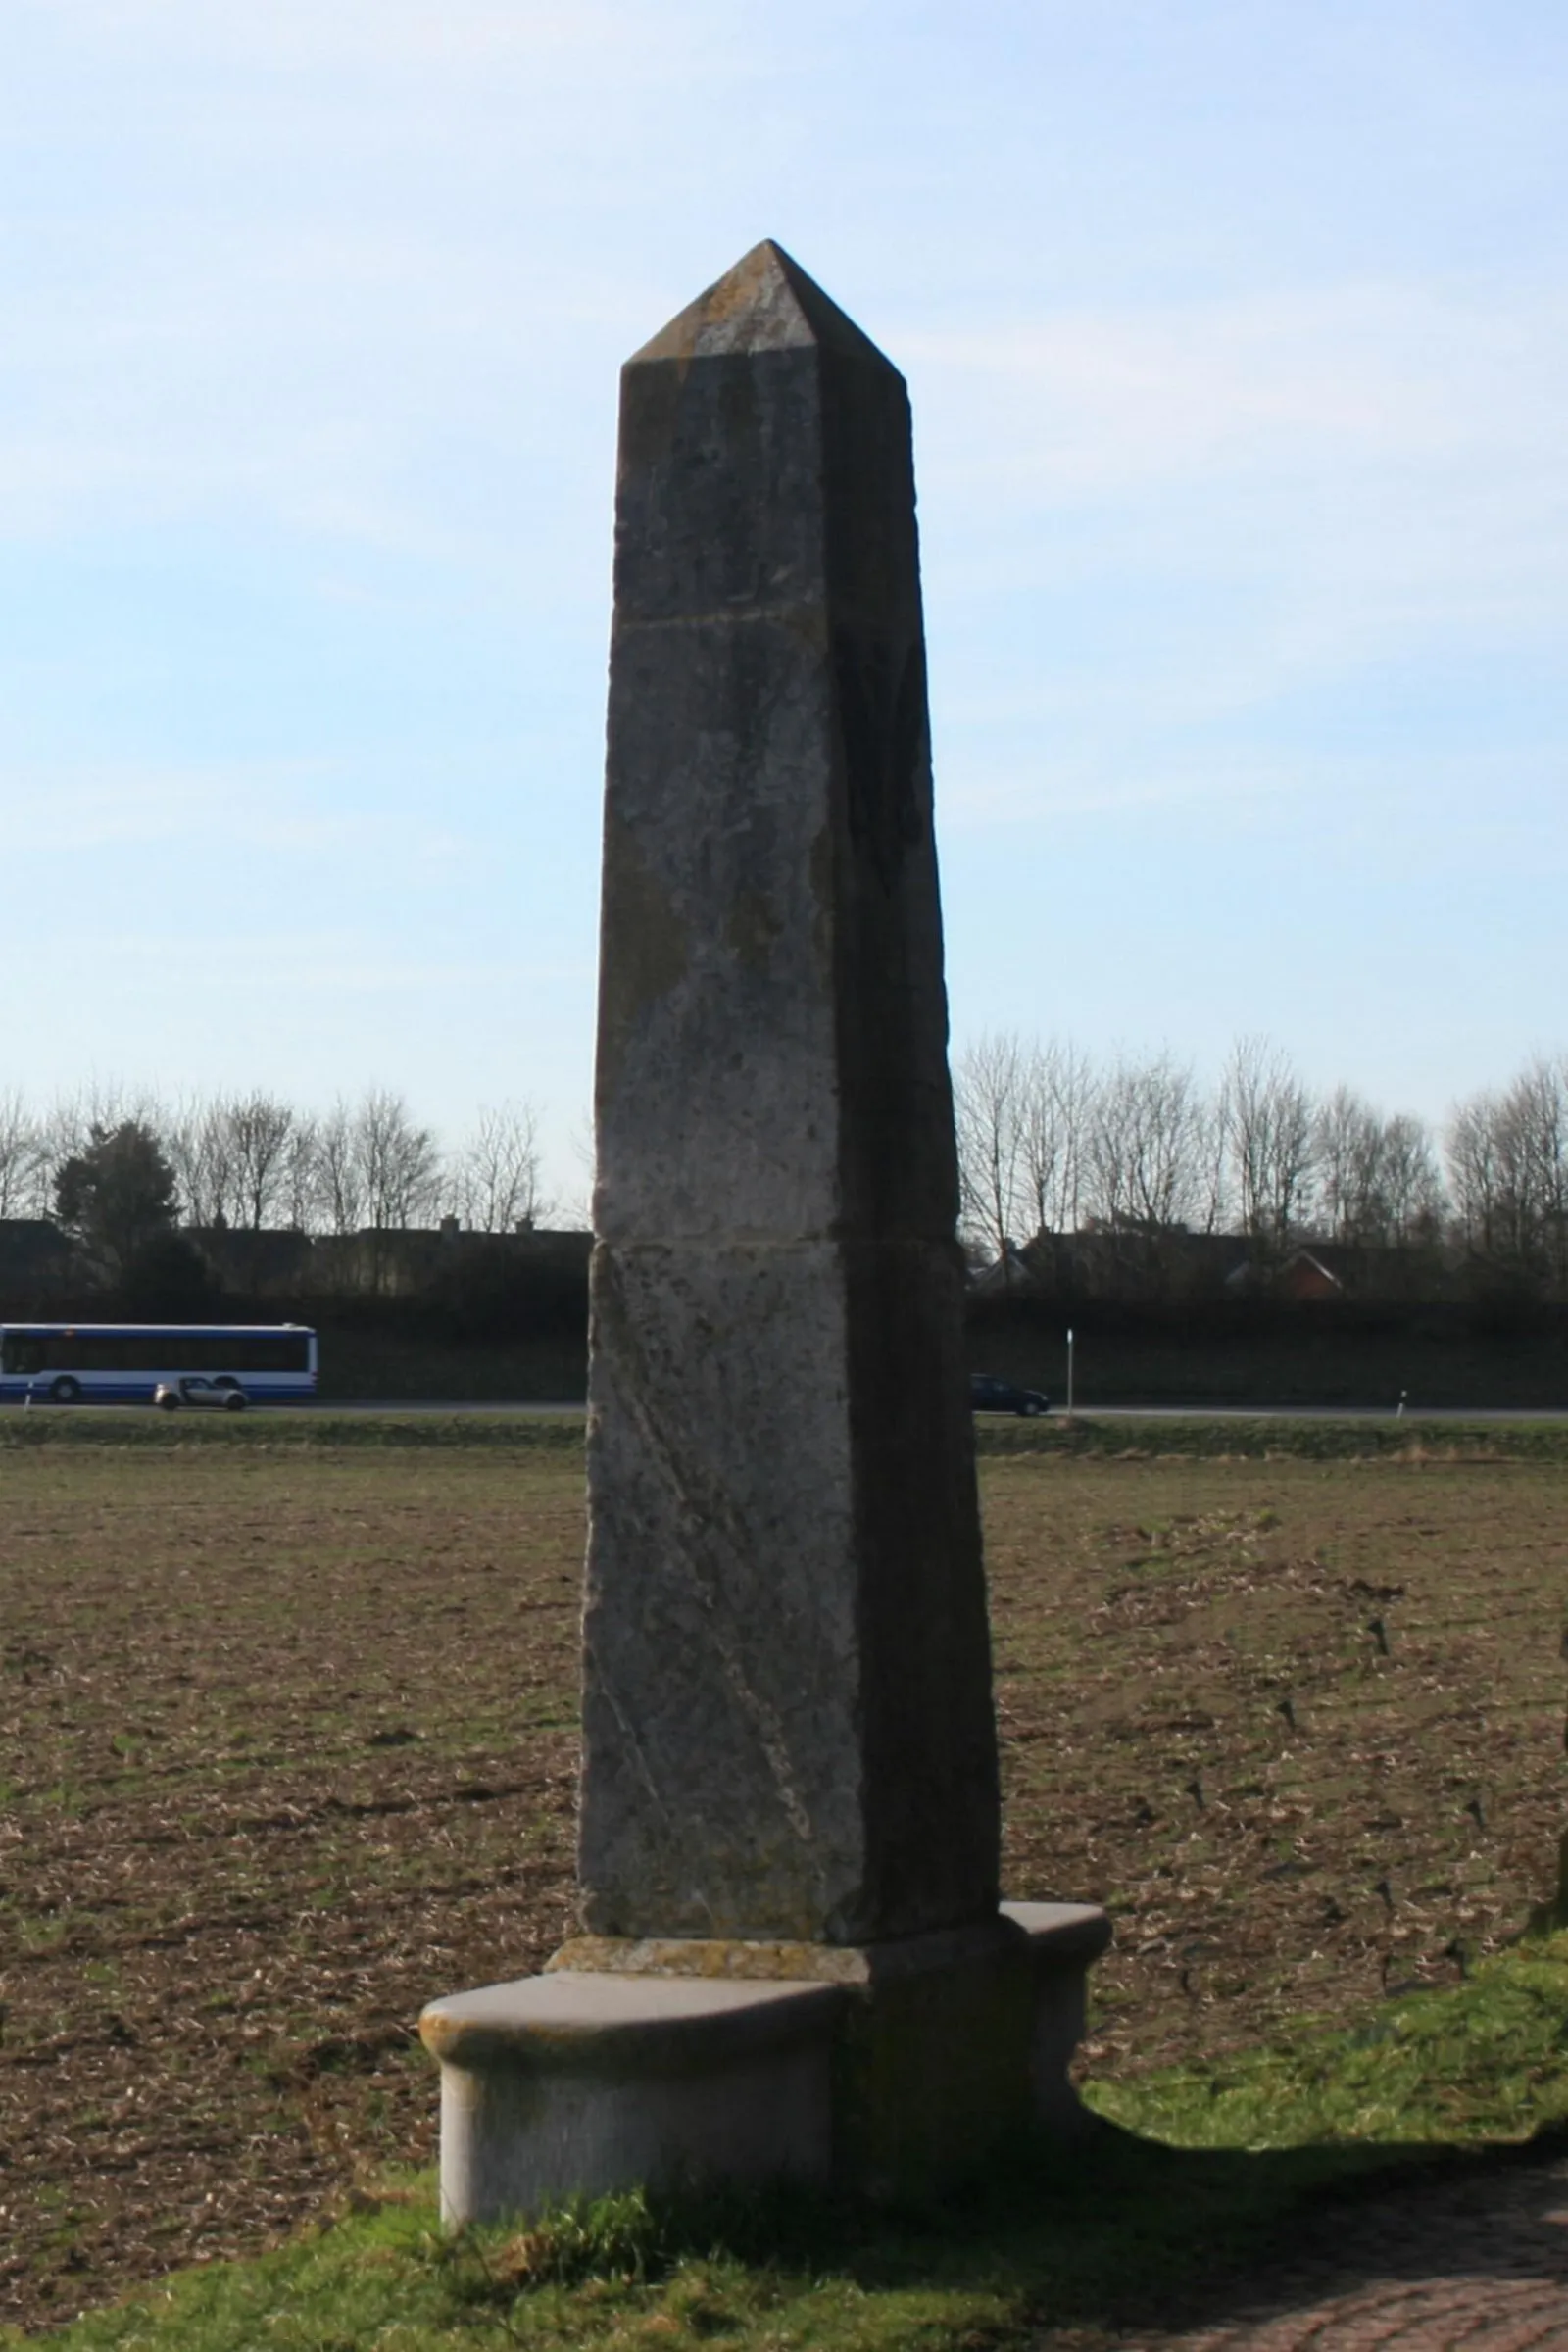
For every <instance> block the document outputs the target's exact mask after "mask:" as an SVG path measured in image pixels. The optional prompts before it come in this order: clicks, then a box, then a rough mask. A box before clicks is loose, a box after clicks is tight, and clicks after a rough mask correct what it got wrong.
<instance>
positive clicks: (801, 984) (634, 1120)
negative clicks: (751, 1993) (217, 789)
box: [579, 245, 998, 1943]
mask: <svg viewBox="0 0 1568 2352" xmlns="http://www.w3.org/2000/svg"><path fill="white" fill-rule="evenodd" d="M596 1091H597V1103H596V1109H597V1123H598V1137H599V1175H598V1184H597V1190H596V1209H595V1222H596V1226H597V1230H598V1234H599V1237H600V1239H599V1244H598V1247H597V1249H596V1251H595V1257H594V1268H593V1333H592V1348H591V1362H592V1371H591V1388H590V1422H589V1491H590V1513H591V1533H590V1542H589V1564H588V1591H587V1606H586V1612H585V1626H584V1644H585V1657H584V1664H585V1696H584V1751H585V1760H584V1773H583V1799H582V1828H581V1845H580V1863H579V1877H580V1882H581V1889H582V1909H583V1920H584V1925H585V1926H586V1927H587V1928H588V1929H589V1930H590V1931H591V1932H593V1933H595V1934H598V1935H604V1936H630V1937H637V1936H707V1937H726V1936H750V1937H756V1938H761V1939H766V1938H786V1939H788V1938H800V1939H805V1940H808V1941H810V1940H819V1941H828V1942H838V1943H863V1942H870V1941H875V1940H877V1939H880V1938H885V1937H891V1936H909V1935H913V1934H916V1933H919V1932H921V1931H926V1930H933V1929H940V1928H945V1927H951V1926H955V1925H961V1924H963V1923H966V1922H970V1921H979V1920H982V1919H986V1918H989V1917H991V1916H992V1915H993V1914H994V1911H995V1906H996V1900H997V1847H998V1797H997V1768H996V1744H995V1730H994V1725H993V1720H992V1713H991V1691H990V1656H989V1645H988V1636H987V1628H986V1614H985V1594H984V1585H983V1578H982V1573H981V1566H980V1552H979V1533H978V1518H977V1511H976V1503H975V1491H974V1473H973V1459H972V1445H971V1437H970V1430H969V1422H968V1413H967V1403H966V1393H965V1387H964V1379H963V1364H962V1354H961V1348H960V1325H959V1317H960V1304H961V1267H960V1264H959V1259H958V1254H957V1250H956V1244H955V1241H954V1224H955V1217H956V1161H955V1152H954V1140H953V1117H952V1101H951V1095H950V1092H949V1084H948V1072H947V1014H946V999H945V994H944V988H943V978H942V942H941V919H940V912H939V907H938V897H937V879H936V858H935V849H934V844H933V838H932V824H931V776H930V752H929V736H928V724H927V717H926V698H925V667H924V655H923V644H922V633H921V617H920V594H919V573H918V560H917V549H916V539H915V528H914V493H913V474H912V464H911V458H910V439H909V418H908V406H907V398H906V395H905V389H904V384H903V380H902V378H901V377H900V376H899V374H898V372H897V370H896V369H894V368H892V367H891V366H890V364H889V363H888V362H887V361H886V360H885V359H884V358H883V357H882V355H881V354H880V353H879V352H877V351H876V350H875V348H874V346H872V345H871V344H870V343H868V342H867V341H866V339H865V338H864V336H862V335H861V334H860V333H859V330H858V328H856V327H855V326H854V325H853V324H852V323H851V322H850V321H849V320H848V319H845V318H844V316H843V314H842V313H841V312H839V311H838V310H837V309H836V308H835V307H834V305H832V304H831V303H830V302H829V301H828V300H827V297H826V296H825V295H823V294H822V293H821V291H820V289H819V288H817V287H815V286H813V285H812V284H811V281H810V280H809V278H807V277H806V276H805V274H804V272H802V271H800V270H798V269H797V268H796V266H795V265H794V264H793V263H791V262H790V261H789V260H788V259H787V257H785V256H783V255H782V254H780V253H779V252H778V250H777V248H776V247H773V246H767V245H764V246H760V247H759V248H758V249H757V251H756V252H755V253H753V254H750V255H748V256H747V258H746V260H745V261H744V262H742V263H741V264H740V265H739V266H738V267H737V269H736V270H733V271H732V272H731V273H730V275H729V277H727V278H725V279H724V280H722V281H721V283H720V284H719V285H718V286H716V287H714V288H712V289H711V291H710V292H709V294H707V295H705V296H704V297H703V298H702V300H701V301H700V302H698V303H697V304H695V305H693V306H692V308H691V309H690V310H689V311H687V312H685V313H683V314H682V315H681V317H680V318H679V319H676V320H675V321H674V322H673V323H672V324H671V325H670V326H669V327H667V328H666V329H665V330H664V332H663V333H662V335H660V336H658V337H657V338H656V339H655V340H654V342H653V343H651V344H650V345H648V347H647V348H646V350H644V351H643V352H641V353H639V354H638V355H637V357H636V358H635V359H634V360H632V361H631V362H630V363H629V364H628V366H627V368H626V370H625V373H624V376H623V381H622V408H621V448H620V471H619V482H618V493H617V519H616V604H615V622H614V631H613V644H612V658H611V695H610V729H609V761H608V782H607V793H606V822H605V881H604V903H603V935H602V967H601V1000H600V1036H599V1064H598V1079H597V1090H596Z"/></svg>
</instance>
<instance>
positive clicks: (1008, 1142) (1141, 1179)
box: [954, 1033, 1568, 1294]
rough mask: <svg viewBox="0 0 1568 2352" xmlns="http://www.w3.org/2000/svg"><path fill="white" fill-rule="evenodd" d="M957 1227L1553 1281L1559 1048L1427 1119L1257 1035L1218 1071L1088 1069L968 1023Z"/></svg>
mask: <svg viewBox="0 0 1568 2352" xmlns="http://www.w3.org/2000/svg"><path fill="white" fill-rule="evenodd" d="M954 1094H955V1107H956V1118H957V1130H958V1159H959V1171H960V1179H961V1186H962V1200H963V1224H964V1232H965V1238H966V1239H967V1240H968V1242H969V1243H970V1245H971V1246H972V1247H973V1248H974V1249H976V1250H978V1251H979V1252H980V1253H981V1254H982V1255H985V1256H987V1257H991V1258H998V1257H1003V1256H1005V1252H1006V1250H1007V1249H1008V1247H1009V1245H1017V1244H1022V1243H1026V1242H1028V1241H1029V1240H1031V1239H1033V1238H1034V1237H1035V1236H1036V1235H1039V1234H1081V1233H1085V1232H1090V1231H1096V1230H1101V1231H1110V1232H1114V1233H1122V1234H1126V1235H1130V1236H1143V1237H1146V1238H1153V1237H1157V1236H1160V1235H1162V1234H1172V1233H1178V1232H1187V1233H1213V1234H1219V1233H1242V1234H1245V1235H1247V1236H1248V1237H1249V1239H1250V1241H1251V1242H1252V1243H1253V1244H1254V1245H1255V1247H1256V1250H1257V1251H1258V1252H1259V1253H1260V1254H1268V1253H1274V1254H1276V1255H1278V1254H1280V1253H1282V1252H1284V1251H1285V1250H1288V1249H1290V1248H1292V1247H1295V1246H1297V1245H1299V1244H1302V1243H1309V1242H1311V1241H1313V1240H1318V1241H1325V1242H1340V1243H1348V1244H1352V1245H1357V1246H1360V1247H1363V1248H1374V1249H1393V1250H1416V1249H1434V1248H1437V1247H1439V1246H1442V1245H1451V1246H1457V1247H1458V1248H1460V1249H1462V1250H1466V1251H1468V1252H1470V1253H1472V1254H1474V1255H1475V1256H1477V1257H1482V1258H1485V1259H1488V1260H1490V1261H1491V1262H1493V1263H1495V1264H1496V1265H1498V1266H1499V1267H1506V1268H1509V1269H1512V1270H1515V1271H1517V1272H1518V1273H1521V1274H1523V1275H1527V1276H1529V1277H1530V1278H1531V1279H1532V1280H1534V1281H1535V1282H1537V1283H1539V1284H1541V1285H1543V1286H1544V1287H1545V1288H1547V1289H1549V1290H1551V1291H1552V1292H1554V1293H1557V1294H1564V1293H1568V1054H1549V1055H1541V1056H1538V1057H1537V1058H1536V1059H1535V1060H1533V1061H1532V1062H1530V1063H1529V1065H1528V1066H1527V1067H1526V1068H1524V1069H1523V1070H1521V1071H1520V1072H1519V1074H1518V1076H1517V1077H1515V1078H1514V1079H1513V1080H1512V1081H1511V1082H1510V1083H1509V1084H1508V1085H1506V1086H1504V1087H1502V1088H1500V1089H1496V1090H1488V1091H1484V1092H1482V1093H1480V1094H1477V1095H1474V1096H1472V1097H1471V1098H1470V1099H1469V1100H1468V1101H1465V1102H1462V1103H1458V1104H1456V1105H1455V1107H1454V1109H1453V1111H1452V1113H1451V1115H1450V1117H1449V1118H1448V1120H1447V1121H1446V1123H1445V1124H1444V1125H1442V1126H1441V1127H1434V1126H1432V1125H1430V1124H1429V1123H1428V1122H1427V1121H1426V1120H1424V1119H1421V1118H1417V1117H1415V1116H1413V1115H1412V1114H1410V1113H1408V1112H1403V1111H1401V1112H1397V1113H1395V1114H1394V1115H1393V1116H1389V1115H1387V1114H1386V1113H1385V1112H1383V1111H1382V1110H1381V1109H1380V1108H1379V1107H1378V1106H1377V1105H1375V1104H1374V1103H1369V1102H1367V1101H1366V1099H1365V1098H1364V1097H1363V1096H1361V1095H1359V1094H1357V1093H1356V1092H1355V1091H1354V1090H1353V1089H1351V1088H1349V1087H1345V1086H1341V1087H1338V1088H1336V1089H1335V1090H1334V1092H1333V1093H1332V1094H1329V1095H1314V1094H1313V1092H1312V1090H1311V1089H1310V1088H1309V1087H1308V1086H1307V1085H1306V1084H1305V1083H1304V1081H1303V1080H1302V1079H1301V1077H1300V1076H1299V1073H1298V1071H1297V1070H1296V1068H1295V1066H1294V1064H1293V1063H1292V1061H1291V1059H1290V1056H1289V1055H1288V1054H1285V1053H1284V1052H1283V1051H1282V1050H1281V1049H1280V1048H1279V1047H1278V1046H1276V1045H1274V1044H1273V1043H1272V1042H1271V1041H1270V1040H1268V1039H1267V1038H1262V1037H1243V1038H1240V1039H1238V1040H1237V1042H1236V1044H1235V1045H1234V1046H1233V1047H1232V1049H1231V1052H1230V1054H1229V1056H1228V1058H1227V1060H1226V1062H1225V1066H1224V1068H1223V1070H1222V1072H1221V1074H1220V1077H1219V1080H1218V1082H1217V1083H1216V1084H1212V1085H1207V1086H1205V1085H1204V1084H1202V1083H1201V1081H1200V1080H1199V1078H1198V1076H1197V1074H1196V1073H1195V1071H1194V1069H1193V1068H1192V1066H1191V1064H1190V1063H1187V1062H1184V1061H1182V1060H1181V1059H1179V1058H1178V1057H1177V1056H1175V1055H1173V1054H1169V1053H1159V1054H1151V1055H1145V1056H1142V1057H1140V1056H1136V1055H1129V1056H1122V1057H1120V1058H1118V1059H1117V1060H1115V1061H1114V1062H1112V1063H1111V1064H1110V1065H1109V1066H1108V1067H1103V1068H1097V1067H1096V1066H1095V1065H1094V1064H1093V1063H1092V1062H1091V1061H1090V1060H1089V1058H1088V1057H1087V1056H1086V1055H1085V1054H1082V1053H1081V1052H1080V1051H1079V1050H1078V1049H1077V1048H1076V1047H1075V1046H1073V1045H1071V1044H1066V1043H1062V1042H1059V1041H1055V1040H1052V1041H1049V1042H1039V1041H1034V1040H1029V1039H1025V1038H1021V1037H1018V1036H1016V1035H1006V1034H995V1033H994V1034H991V1035H989V1036H985V1037H981V1038H978V1039H976V1040H975V1041H974V1043H972V1044H971V1045H970V1046H968V1047H967V1048H966V1049H965V1050H964V1051H963V1052H962V1053H961V1054H959V1055H958V1056H957V1058H956V1063H955V1068H954Z"/></svg>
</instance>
